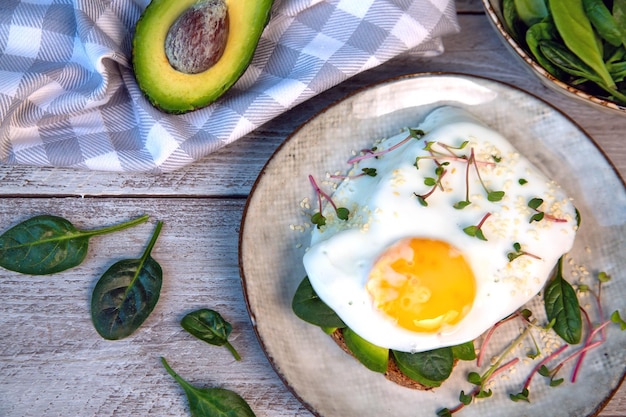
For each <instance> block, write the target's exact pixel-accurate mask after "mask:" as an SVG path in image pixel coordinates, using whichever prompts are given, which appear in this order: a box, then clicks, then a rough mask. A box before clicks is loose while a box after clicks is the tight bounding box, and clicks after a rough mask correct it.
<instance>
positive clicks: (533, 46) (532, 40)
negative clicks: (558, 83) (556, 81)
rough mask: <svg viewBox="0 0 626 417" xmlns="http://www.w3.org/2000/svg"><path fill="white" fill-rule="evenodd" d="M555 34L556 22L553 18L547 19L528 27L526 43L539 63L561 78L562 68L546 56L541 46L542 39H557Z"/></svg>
mask: <svg viewBox="0 0 626 417" xmlns="http://www.w3.org/2000/svg"><path fill="white" fill-rule="evenodd" d="M555 34H556V27H555V26H554V22H552V20H551V19H546V20H545V21H543V22H539V23H535V24H534V25H532V26H531V27H529V28H528V30H527V31H526V44H527V45H528V49H530V52H531V53H532V54H533V56H534V57H535V59H536V60H537V62H538V63H539V65H541V66H542V67H543V68H544V69H545V70H546V71H548V72H549V73H550V74H552V75H554V76H555V77H558V78H560V77H561V76H562V72H561V70H560V69H559V68H558V67H557V66H555V65H554V64H553V63H552V61H550V60H549V59H548V58H546V56H545V55H544V54H543V52H542V51H541V49H540V48H539V44H540V42H541V41H546V40H549V41H556V38H555Z"/></svg>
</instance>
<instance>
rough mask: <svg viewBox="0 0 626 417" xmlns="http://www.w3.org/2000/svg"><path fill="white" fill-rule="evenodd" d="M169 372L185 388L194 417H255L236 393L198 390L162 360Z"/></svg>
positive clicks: (216, 389) (223, 390)
mask: <svg viewBox="0 0 626 417" xmlns="http://www.w3.org/2000/svg"><path fill="white" fill-rule="evenodd" d="M161 362H162V363H163V366H164V367H165V369H166V370H167V372H168V373H169V374H170V375H171V376H172V377H173V378H174V379H175V380H176V382H178V384H179V385H180V386H181V387H182V388H183V390H184V391H185V394H186V395H187V400H188V401H189V409H190V411H191V416H192V417H255V414H254V412H253V411H252V409H251V408H250V406H249V405H248V403H247V402H246V400H244V399H243V398H241V396H240V395H239V394H237V393H236V392H233V391H230V390H227V389H224V388H197V387H194V386H193V385H191V384H190V383H189V382H187V381H185V380H184V379H183V378H182V377H180V376H179V375H178V374H177V373H176V372H175V371H174V370H173V369H172V368H171V367H170V366H169V364H168V363H167V361H166V360H165V358H161Z"/></svg>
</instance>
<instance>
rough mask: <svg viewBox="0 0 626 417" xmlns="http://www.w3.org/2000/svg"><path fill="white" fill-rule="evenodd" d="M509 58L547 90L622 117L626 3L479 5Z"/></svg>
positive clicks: (507, 1) (625, 109)
mask: <svg viewBox="0 0 626 417" xmlns="http://www.w3.org/2000/svg"><path fill="white" fill-rule="evenodd" d="M483 5H484V7H485V11H486V14H487V16H488V17H489V20H490V22H491V23H492V25H493V26H494V28H495V30H496V32H497V33H498V34H499V35H500V36H501V38H502V40H503V42H504V44H505V46H507V49H509V50H510V51H511V52H512V53H513V55H514V56H516V57H518V58H520V60H521V62H522V63H523V65H524V66H525V67H527V68H528V69H529V70H530V71H531V72H532V73H533V74H535V75H536V76H537V77H539V79H540V80H541V81H542V82H543V84H544V85H546V86H547V87H549V88H551V89H553V90H555V91H558V92H560V93H563V94H565V95H567V96H569V97H573V98H575V99H578V100H582V101H584V102H585V103H588V104H590V105H593V106H596V107H599V108H602V109H606V110H608V111H610V112H613V113H621V114H624V115H626V0H483Z"/></svg>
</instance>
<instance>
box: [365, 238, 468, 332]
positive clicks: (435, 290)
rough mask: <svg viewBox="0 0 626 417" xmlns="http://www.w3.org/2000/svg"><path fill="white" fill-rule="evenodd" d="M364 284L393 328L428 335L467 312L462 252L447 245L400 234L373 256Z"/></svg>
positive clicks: (437, 241) (464, 268)
mask: <svg viewBox="0 0 626 417" xmlns="http://www.w3.org/2000/svg"><path fill="white" fill-rule="evenodd" d="M366 288H367V291H368V292H369V294H370V295H371V297H372V298H373V300H374V305H375V306H376V307H377V308H378V309H379V310H380V311H382V312H384V313H385V314H386V315H387V316H389V317H390V318H392V319H393V320H395V321H396V322H397V324H398V326H400V327H402V328H405V329H408V330H411V331H417V332H428V333H434V332H437V331H439V330H441V329H442V328H444V327H445V326H447V325H453V324H456V323H458V322H459V321H460V320H461V319H462V318H463V317H464V316H465V315H466V314H467V312H468V311H469V310H470V308H471V306H472V303H473V302H474V298H475V295H476V280H475V278H474V274H473V273H472V270H471V268H470V266H469V265H468V264H467V262H466V261H465V258H464V257H463V254H462V253H461V252H460V251H459V250H458V249H456V248H455V247H453V246H451V245H450V244H448V243H446V242H443V241H441V240H432V239H422V238H405V239H402V240H399V241H398V242H396V243H395V244H393V245H392V246H390V247H389V248H387V249H386V250H385V252H383V254H382V255H381V256H380V257H379V258H378V259H377V261H376V263H375V264H374V267H373V268H372V270H371V271H370V274H369V278H368V281H367V284H366Z"/></svg>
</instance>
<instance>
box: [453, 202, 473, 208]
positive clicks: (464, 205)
mask: <svg viewBox="0 0 626 417" xmlns="http://www.w3.org/2000/svg"><path fill="white" fill-rule="evenodd" d="M470 204H472V202H471V201H467V200H461V201H457V202H456V203H454V205H453V206H452V207H454V208H455V209H457V210H463V209H464V208H465V207H467V206H469V205H470Z"/></svg>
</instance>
